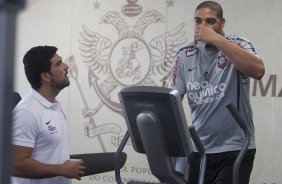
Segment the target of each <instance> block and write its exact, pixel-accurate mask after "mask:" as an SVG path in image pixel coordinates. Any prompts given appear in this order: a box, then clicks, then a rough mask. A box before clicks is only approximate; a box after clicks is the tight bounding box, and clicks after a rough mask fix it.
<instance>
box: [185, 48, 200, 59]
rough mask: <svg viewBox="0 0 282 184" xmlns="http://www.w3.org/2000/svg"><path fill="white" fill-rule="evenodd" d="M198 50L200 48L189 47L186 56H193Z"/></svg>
mask: <svg viewBox="0 0 282 184" xmlns="http://www.w3.org/2000/svg"><path fill="white" fill-rule="evenodd" d="M198 52H199V50H198V48H196V47H193V48H191V49H187V51H186V56H187V57H191V56H193V55H195V54H198Z"/></svg>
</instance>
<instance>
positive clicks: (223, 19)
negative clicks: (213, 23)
mask: <svg viewBox="0 0 282 184" xmlns="http://www.w3.org/2000/svg"><path fill="white" fill-rule="evenodd" d="M221 23H222V29H223V28H224V26H225V18H222V20H221Z"/></svg>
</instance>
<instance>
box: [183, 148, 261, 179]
mask: <svg viewBox="0 0 282 184" xmlns="http://www.w3.org/2000/svg"><path fill="white" fill-rule="evenodd" d="M238 153H239V151H230V152H224V153H214V154H207V164H206V171H205V184H232V175H233V164H234V162H235V160H236V158H237V155H238ZM255 154H256V149H249V150H248V151H247V153H246V155H245V157H244V159H243V160H242V162H241V165H240V170H239V176H240V177H239V183H240V184H248V183H249V180H250V175H251V172H252V169H253V163H254V159H255ZM200 161H201V157H200V155H199V154H198V153H195V152H193V153H192V154H191V155H190V156H189V157H188V163H189V176H188V183H189V184H198V178H199V167H200Z"/></svg>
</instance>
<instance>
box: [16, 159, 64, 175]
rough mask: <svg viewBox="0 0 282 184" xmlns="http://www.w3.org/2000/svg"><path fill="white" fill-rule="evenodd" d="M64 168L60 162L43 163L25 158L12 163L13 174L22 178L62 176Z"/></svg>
mask: <svg viewBox="0 0 282 184" xmlns="http://www.w3.org/2000/svg"><path fill="white" fill-rule="evenodd" d="M63 172H64V169H63V165H62V164H43V163H40V162H37V161H36V160H33V159H31V158H26V159H24V161H22V162H21V163H18V164H14V170H13V175H14V176H17V177H23V178H32V179H44V178H51V177H56V176H63V175H64V173H63Z"/></svg>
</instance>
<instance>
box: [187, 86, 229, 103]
mask: <svg viewBox="0 0 282 184" xmlns="http://www.w3.org/2000/svg"><path fill="white" fill-rule="evenodd" d="M225 88H226V84H225V83H221V84H219V85H213V84H210V83H209V82H207V81H202V82H188V84H187V89H188V91H189V92H188V93H187V96H188V98H189V99H190V100H192V101H194V102H195V103H196V104H207V103H211V102H213V101H216V100H219V99H221V98H223V97H224V96H225V94H224V90H225Z"/></svg>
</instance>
